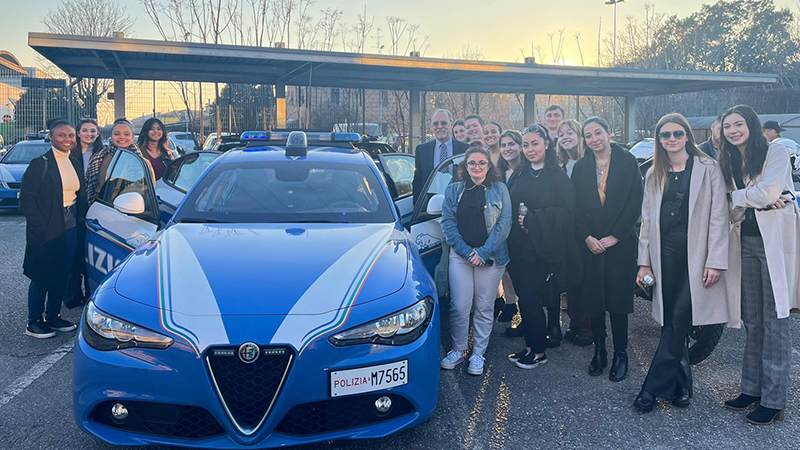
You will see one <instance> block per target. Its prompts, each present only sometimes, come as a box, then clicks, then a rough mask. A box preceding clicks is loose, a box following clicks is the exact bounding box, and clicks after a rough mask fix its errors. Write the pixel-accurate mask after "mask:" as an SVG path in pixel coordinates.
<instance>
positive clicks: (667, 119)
mask: <svg viewBox="0 0 800 450" xmlns="http://www.w3.org/2000/svg"><path fill="white" fill-rule="evenodd" d="M668 123H674V124H677V125H680V126H681V128H683V131H684V132H685V133H686V153H688V154H689V157H690V158H692V157H694V156H705V157H708V155H706V154H705V153H703V151H702V150H700V149H699V148H698V147H697V144H696V143H695V141H694V135H693V134H692V127H691V125H689V121H688V120H686V117H683V114H679V113H670V114H667V115H666V116H664V117H662V118H661V119H660V120H659V121H658V123H657V124H656V130H655V132H654V133H653V137H654V138H655V151H654V153H653V167H652V169H650V170H652V174H651V175H650V185H649V187H650V188H651V189H652V190H653V191H658V190H659V189H663V188H664V187H665V186H666V185H667V178H669V171H670V170H671V169H672V163H671V162H670V161H669V155H668V154H667V149H665V148H664V145H662V144H661V139H660V138H659V137H658V134H659V133H661V128H662V127H663V126H664V125H666V124H668Z"/></svg>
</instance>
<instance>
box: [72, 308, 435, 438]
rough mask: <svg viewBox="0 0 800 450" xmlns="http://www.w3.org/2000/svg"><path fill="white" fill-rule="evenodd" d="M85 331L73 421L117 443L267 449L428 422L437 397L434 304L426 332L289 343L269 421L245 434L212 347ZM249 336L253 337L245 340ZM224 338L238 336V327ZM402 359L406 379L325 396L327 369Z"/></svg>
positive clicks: (244, 327)
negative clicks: (387, 409)
mask: <svg viewBox="0 0 800 450" xmlns="http://www.w3.org/2000/svg"><path fill="white" fill-rule="evenodd" d="M237 320H241V323H239V324H238V325H236V324H231V325H234V326H232V327H230V328H229V330H248V329H249V330H253V329H256V330H258V329H263V328H258V327H255V326H254V324H253V323H252V320H253V319H252V318H250V319H246V318H242V319H237ZM259 320H262V321H263V320H270V319H263V318H262V319H259ZM248 321H249V323H246V322H248ZM265 328H268V327H265ZM82 333H83V329H81V330H80V333H79V335H78V338H77V339H78V345H76V347H75V355H74V369H73V377H74V379H73V387H74V405H75V406H74V408H75V417H76V421H77V423H78V426H79V427H80V428H81V429H82V430H84V431H86V432H88V433H91V434H93V435H95V436H97V437H99V438H101V439H103V440H105V441H107V442H109V443H112V444H115V445H180V446H189V447H195V448H249V447H251V446H254V445H257V446H258V447H261V448H265V447H266V448H271V447H279V446H287V445H298V444H307V443H312V442H319V441H327V440H334V439H355V438H379V437H383V436H386V435H389V434H391V433H394V432H396V431H399V430H402V429H404V428H408V427H411V426H414V425H416V424H419V423H421V422H423V421H425V420H426V419H428V418H429V417H430V416H431V415H432V414H433V412H434V410H435V408H436V402H437V399H438V380H439V365H438V358H439V333H440V332H439V312H438V305H437V306H436V307H435V308H434V315H433V317H432V320H431V322H430V324H429V325H428V328H427V330H426V332H425V333H424V334H423V335H422V336H421V337H420V338H419V339H417V340H416V341H414V342H412V343H411V344H408V345H405V346H397V347H392V346H379V345H355V346H350V347H335V346H333V345H331V344H330V343H329V342H328V341H327V340H326V339H319V340H317V341H315V342H314V343H312V344H311V345H310V346H308V347H307V348H306V349H305V351H303V353H302V354H300V355H298V353H297V351H296V349H290V351H291V352H292V355H293V362H292V363H291V365H290V368H289V371H288V372H287V375H286V378H285V382H284V383H283V385H282V388H281V390H280V391H279V393H278V395H277V396H276V398H275V401H274V404H273V406H272V408H271V410H270V412H269V414H268V416H267V418H266V420H265V422H264V423H263V425H262V426H261V427H260V428H258V430H257V431H255V432H254V433H252V434H251V435H249V436H248V435H245V434H243V433H242V432H241V431H240V430H238V429H237V427H236V426H235V425H234V424H233V422H232V421H231V420H230V419H229V416H228V414H227V413H226V411H225V409H224V406H223V403H222V402H221V400H220V398H219V396H218V395H217V392H216V390H215V388H214V386H213V381H212V378H211V376H210V373H209V369H208V366H207V364H206V355H207V354H208V352H209V351H210V350H211V349H213V348H214V347H210V348H209V349H206V350H205V351H203V352H202V354H201V355H200V356H201V357H198V355H197V353H195V352H194V350H192V348H191V347H189V346H188V345H186V344H185V343H183V342H181V341H178V340H176V342H175V344H174V345H173V346H172V347H170V348H169V349H167V350H147V349H126V350H121V351H113V352H101V351H97V350H95V349H93V348H92V347H90V346H89V345H88V344H86V342H85V340H84V339H83V334H82ZM233 334H236V333H233ZM325 337H326V338H327V336H325ZM247 340H252V339H244V340H243V342H244V341H247ZM230 341H231V343H234V342H237V343H238V340H237V337H236V336H231V339H230ZM257 343H258V344H259V345H264V346H266V347H270V346H273V343H270V342H257ZM276 344H277V343H276ZM404 359H407V360H408V367H409V375H408V377H409V382H408V384H406V385H403V386H398V387H394V388H391V389H388V390H383V391H375V392H370V393H367V394H359V395H355V396H347V397H337V398H335V399H334V398H332V397H331V396H330V387H329V376H330V372H331V371H337V370H346V369H351V368H357V367H365V366H373V365H379V364H385V363H390V362H395V361H400V360H404ZM242 395H247V392H243V393H242ZM383 395H389V396H390V397H391V398H392V399H393V405H394V406H393V408H395V410H396V411H394V412H393V413H390V414H388V415H384V416H381V417H376V413H375V410H374V409H375V408H374V401H375V399H376V398H377V397H380V396H383ZM117 402H119V403H122V404H123V405H125V404H126V403H128V405H126V406H127V407H128V408H129V410H131V411H132V414H131V416H130V417H129V419H130V420H132V421H137V420H138V423H134V424H133V425H131V426H128V427H125V426H122V425H121V424H120V423H115V421H114V420H112V419H111V417H110V406H111V405H112V404H114V403H117ZM137 402H138V403H137ZM148 408H149V409H148ZM345 412H349V413H350V414H349V415H348V414H344V413H345ZM356 413H357V414H356ZM148 415H149V416H148ZM145 416H147V417H145ZM343 417H344V418H343ZM348 417H349V419H348Z"/></svg>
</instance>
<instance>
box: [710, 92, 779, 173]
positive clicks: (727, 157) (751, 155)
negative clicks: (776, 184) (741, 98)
mask: <svg viewBox="0 0 800 450" xmlns="http://www.w3.org/2000/svg"><path fill="white" fill-rule="evenodd" d="M731 114H739V115H740V116H742V117H743V118H744V122H745V124H746V125H747V129H748V131H749V132H750V137H749V138H748V139H747V151H746V152H745V154H744V168H742V153H741V152H740V151H739V148H738V147H737V146H735V145H733V144H731V143H730V141H728V138H727V137H725V126H724V124H725V119H726V118H727V117H728V116H730V115H731ZM720 126H722V127H723V128H722V131H721V132H720V133H719V166H720V168H721V169H722V175H723V176H724V177H725V182H726V183H728V186H729V187H734V186H735V183H734V180H735V178H738V177H743V176H744V175H746V176H747V178H750V179H753V178H754V177H756V176H757V175H758V174H760V173H761V170H763V168H764V161H766V160H767V151H768V150H769V143H768V142H767V138H765V137H764V132H763V130H762V128H761V120H760V119H759V118H758V114H756V112H755V110H754V109H753V108H751V107H749V106H747V105H737V106H734V107H731V108H729V109H728V110H727V111H725V113H723V114H722V120H720Z"/></svg>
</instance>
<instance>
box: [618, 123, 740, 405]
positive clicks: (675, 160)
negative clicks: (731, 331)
mask: <svg viewBox="0 0 800 450" xmlns="http://www.w3.org/2000/svg"><path fill="white" fill-rule="evenodd" d="M644 186H645V187H644V200H643V202H642V228H641V233H640V237H639V273H638V274H637V276H636V283H637V284H638V285H639V286H642V287H644V286H645V283H644V279H645V277H647V276H650V277H652V279H654V280H655V285H654V286H653V288H652V289H653V318H654V319H655V320H656V321H657V322H658V323H659V325H661V340H660V341H659V343H658V348H657V349H656V353H655V356H653V362H652V364H650V370H649V372H648V373H647V378H646V379H645V381H644V384H643V385H642V389H641V391H640V392H639V395H638V396H637V397H636V400H635V401H634V402H633V406H634V407H635V408H636V409H637V410H638V411H639V412H643V413H647V412H650V411H652V410H653V408H654V407H655V400H656V398H657V397H660V398H663V399H665V400H668V401H671V402H672V404H673V405H675V406H676V407H679V408H686V407H688V406H689V404H690V398H691V396H692V372H691V368H690V366H689V349H688V347H687V345H686V339H687V337H688V336H689V332H690V331H691V329H692V325H709V324H717V323H726V322H728V305H727V295H726V291H725V283H724V282H720V279H721V278H722V276H723V273H724V271H725V270H727V269H728V231H729V224H730V220H729V219H728V201H727V199H726V197H725V194H726V193H727V190H726V189H725V181H724V179H723V176H722V171H721V170H720V168H719V166H718V165H717V163H716V162H715V161H714V160H713V159H712V158H711V157H709V156H708V155H706V154H705V153H703V152H702V151H700V150H699V149H698V148H697V145H696V144H695V142H694V137H693V136H692V130H691V128H690V126H689V122H688V121H687V120H686V118H685V117H683V116H682V115H680V114H668V115H666V116H664V117H662V118H661V120H659V121H658V124H657V125H656V130H655V156H654V160H653V167H652V168H651V169H650V170H649V171H648V172H647V177H646V178H645V185H644Z"/></svg>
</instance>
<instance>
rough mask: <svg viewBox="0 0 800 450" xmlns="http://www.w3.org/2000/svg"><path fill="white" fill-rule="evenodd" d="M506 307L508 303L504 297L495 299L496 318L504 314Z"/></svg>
mask: <svg viewBox="0 0 800 450" xmlns="http://www.w3.org/2000/svg"><path fill="white" fill-rule="evenodd" d="M505 306H506V301H505V300H503V297H497V298H496V299H494V318H495V319H496V318H498V317H499V316H500V313H501V312H503V308H504V307H505Z"/></svg>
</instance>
